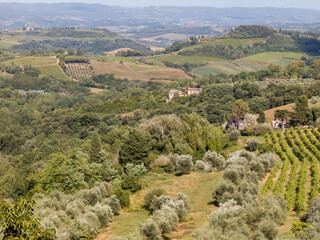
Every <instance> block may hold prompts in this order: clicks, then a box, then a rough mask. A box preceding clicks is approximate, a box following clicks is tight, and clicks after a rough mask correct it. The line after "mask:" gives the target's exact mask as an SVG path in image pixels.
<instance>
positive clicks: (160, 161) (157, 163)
mask: <svg viewBox="0 0 320 240" xmlns="http://www.w3.org/2000/svg"><path fill="white" fill-rule="evenodd" d="M152 167H159V168H162V169H164V171H165V172H166V173H172V171H173V164H172V162H171V161H170V159H169V158H168V157H167V156H165V155H160V156H159V157H158V158H157V159H156V160H154V163H153V164H152Z"/></svg>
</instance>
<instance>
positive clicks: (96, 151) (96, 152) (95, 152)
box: [89, 132, 101, 163]
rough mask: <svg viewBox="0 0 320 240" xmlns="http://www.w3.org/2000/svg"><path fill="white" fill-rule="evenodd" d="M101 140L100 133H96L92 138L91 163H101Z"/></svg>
mask: <svg viewBox="0 0 320 240" xmlns="http://www.w3.org/2000/svg"><path fill="white" fill-rule="evenodd" d="M100 151H101V140H100V136H99V134H98V132H94V133H93V134H92V137H91V147H90V152H89V156H90V162H95V163H100V162H101V159H100Z"/></svg>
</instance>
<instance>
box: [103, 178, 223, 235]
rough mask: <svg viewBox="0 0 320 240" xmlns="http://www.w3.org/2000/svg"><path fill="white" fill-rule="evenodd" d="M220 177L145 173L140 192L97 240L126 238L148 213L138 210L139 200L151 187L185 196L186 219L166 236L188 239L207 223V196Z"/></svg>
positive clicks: (208, 206)
mask: <svg viewBox="0 0 320 240" xmlns="http://www.w3.org/2000/svg"><path fill="white" fill-rule="evenodd" d="M221 176H222V172H214V173H192V174H189V175H184V176H181V177H176V176H174V175H172V174H170V175H169V174H157V173H152V172H151V173H148V174H147V175H146V176H144V177H143V185H144V186H145V187H144V189H143V190H141V191H139V192H137V193H136V194H134V195H133V196H132V197H131V207H130V208H129V209H125V210H123V211H122V212H121V214H120V215H119V216H115V217H114V221H113V223H112V224H111V226H110V227H108V228H107V229H105V230H103V231H102V232H101V234H100V235H99V236H98V237H97V239H99V240H103V239H110V238H111V237H112V236H114V235H119V236H127V235H129V234H131V233H133V232H134V230H135V229H136V228H137V227H138V224H139V222H141V221H144V220H146V219H147V218H149V216H148V212H147V211H145V210H143V209H142V204H143V197H144V195H145V193H146V192H147V190H148V189H150V188H152V187H154V186H157V187H162V188H163V189H165V190H166V191H167V194H169V195H171V196H173V197H176V195H177V193H178V192H183V193H185V194H187V195H188V196H189V200H190V203H191V205H192V208H191V210H190V214H189V216H188V218H187V219H186V221H184V222H182V223H181V224H180V225H179V228H178V229H177V231H175V232H173V233H172V234H170V236H168V237H169V238H170V239H189V238H190V235H191V233H192V232H193V231H194V230H195V229H196V228H199V227H201V226H203V225H205V224H206V223H207V220H208V217H209V215H210V213H211V211H212V210H214V209H215V206H213V205H212V204H210V202H211V201H212V197H211V193H212V190H213V188H214V186H215V184H217V183H218V181H219V179H220V178H221Z"/></svg>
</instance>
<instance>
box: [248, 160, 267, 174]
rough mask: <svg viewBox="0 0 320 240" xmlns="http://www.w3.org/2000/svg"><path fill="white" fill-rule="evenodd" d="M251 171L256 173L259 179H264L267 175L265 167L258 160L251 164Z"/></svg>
mask: <svg viewBox="0 0 320 240" xmlns="http://www.w3.org/2000/svg"><path fill="white" fill-rule="evenodd" d="M250 170H251V171H254V172H256V173H257V175H258V176H259V178H263V177H264V176H265V175H266V170H265V167H264V165H263V164H262V163H261V162H260V161H258V160H253V161H251V162H250Z"/></svg>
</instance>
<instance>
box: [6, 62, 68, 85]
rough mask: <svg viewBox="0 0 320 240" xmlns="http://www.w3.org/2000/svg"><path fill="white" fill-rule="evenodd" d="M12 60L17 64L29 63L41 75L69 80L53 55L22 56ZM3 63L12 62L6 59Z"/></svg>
mask: <svg viewBox="0 0 320 240" xmlns="http://www.w3.org/2000/svg"><path fill="white" fill-rule="evenodd" d="M13 62H14V64H15V65H19V66H25V65H31V66H33V67H36V68H38V69H39V70H40V71H41V74H40V76H41V77H43V76H54V77H56V78H58V79H62V80H69V78H68V77H67V75H66V74H65V73H64V72H63V71H62V70H61V68H60V67H59V66H58V64H57V59H56V58H55V57H23V58H16V59H15V60H14V61H13ZM5 64H12V61H7V62H5Z"/></svg>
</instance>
